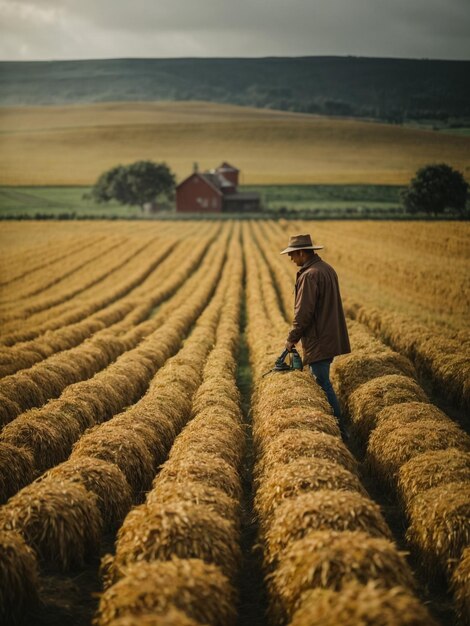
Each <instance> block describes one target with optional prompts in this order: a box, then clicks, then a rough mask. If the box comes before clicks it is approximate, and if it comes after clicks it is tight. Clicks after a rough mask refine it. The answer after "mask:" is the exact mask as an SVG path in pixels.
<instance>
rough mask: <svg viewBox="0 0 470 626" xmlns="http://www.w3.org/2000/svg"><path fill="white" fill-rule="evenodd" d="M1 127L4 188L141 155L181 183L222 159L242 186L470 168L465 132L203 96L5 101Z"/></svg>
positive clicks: (84, 173)
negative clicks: (73, 102)
mask: <svg viewBox="0 0 470 626" xmlns="http://www.w3.org/2000/svg"><path fill="white" fill-rule="evenodd" d="M0 133H1V140H0V142H1V144H0V148H1V149H0V184H2V185H82V184H83V185H88V184H92V183H93V182H94V181H95V180H96V178H97V177H98V175H99V174H100V173H101V172H102V171H104V170H106V169H107V168H109V167H111V166H113V165H116V164H117V163H129V162H132V161H135V160H138V159H152V160H156V161H161V160H163V161H166V162H167V163H168V164H169V165H170V167H171V168H172V169H173V170H174V171H175V172H176V174H177V177H178V179H179V180H181V179H183V178H184V177H185V176H187V175H188V174H189V173H190V172H191V171H192V167H193V164H194V162H198V163H199V166H200V167H201V169H206V168H212V167H215V166H217V165H218V164H219V163H220V162H221V161H224V160H226V161H229V162H231V163H233V164H235V165H237V167H239V168H240V169H241V170H242V183H245V184H276V183H279V184H304V183H324V184H336V183H343V184H347V183H350V184H354V183H364V184H407V183H408V182H409V180H410V178H411V176H412V175H413V174H414V172H415V171H416V169H417V168H418V167H420V166H422V165H424V164H426V163H430V162H442V161H445V162H447V163H450V164H451V165H453V166H454V167H457V168H458V169H460V170H461V171H463V172H464V174H466V175H467V176H468V175H469V172H470V157H469V154H470V139H469V138H466V137H459V136H455V135H446V134H440V133H436V132H432V131H424V130H413V129H408V128H402V127H398V126H393V125H386V124H377V123H372V122H361V121H355V120H348V119H344V120H340V119H333V118H325V117H318V116H310V115H303V114H298V113H288V112H279V111H270V110H262V109H255V108H249V107H237V106H232V105H221V104H213V103H204V102H188V103H182V102H169V103H163V102H158V103H114V104H109V103H107V104H95V105H83V106H66V107H53V106H51V107H15V108H8V107H5V108H2V109H0Z"/></svg>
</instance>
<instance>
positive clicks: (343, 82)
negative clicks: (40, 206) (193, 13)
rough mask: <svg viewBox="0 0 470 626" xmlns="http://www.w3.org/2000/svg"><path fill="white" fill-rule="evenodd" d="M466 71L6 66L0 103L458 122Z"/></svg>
mask: <svg viewBox="0 0 470 626" xmlns="http://www.w3.org/2000/svg"><path fill="white" fill-rule="evenodd" d="M469 76H470V62H469V61H437V60H427V59H423V60H408V59H380V58H377V59H373V58H361V57H297V58H283V57H279V58H260V59H111V60H100V61H50V62H0V105H3V106H5V105H10V106H14V105H38V104H57V105H62V104H74V103H92V102H111V101H113V102H115V101H158V100H173V101H174V100H205V101H213V102H220V103H231V104H239V105H244V106H247V105H248V106H255V107H262V108H271V109H280V110H289V111H297V112H304V113H318V114H325V115H339V116H357V117H369V118H376V119H381V120H386V121H392V122H403V121H410V120H441V121H446V122H447V123H449V122H450V123H452V122H455V125H457V126H458V125H459V123H460V124H464V123H465V120H466V121H467V123H468V121H469V120H470V81H469V80H468V77H469Z"/></svg>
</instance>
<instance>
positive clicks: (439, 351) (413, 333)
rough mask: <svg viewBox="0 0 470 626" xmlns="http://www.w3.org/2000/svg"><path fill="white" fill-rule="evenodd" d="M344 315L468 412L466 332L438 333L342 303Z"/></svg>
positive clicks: (469, 372)
mask: <svg viewBox="0 0 470 626" xmlns="http://www.w3.org/2000/svg"><path fill="white" fill-rule="evenodd" d="M345 308H346V312H347V314H348V315H349V316H350V317H352V318H353V319H357V320H358V321H359V322H361V323H363V324H366V325H367V326H368V327H369V328H370V329H371V330H372V331H373V332H374V334H375V335H376V336H378V337H380V339H382V341H385V342H386V343H387V344H389V345H390V346H392V348H393V349H395V350H397V351H398V352H400V353H402V354H405V355H406V356H407V357H408V358H409V359H411V360H412V361H413V363H414V364H415V366H416V368H417V370H418V372H419V373H420V374H422V375H424V376H426V377H429V378H430V379H431V381H432V383H433V385H434V388H435V389H436V391H437V392H438V393H439V394H441V395H442V396H444V397H445V398H447V399H448V401H449V402H450V403H451V404H453V405H454V406H457V407H459V406H460V407H461V408H462V409H464V410H467V411H468V410H470V359H469V357H468V351H469V348H470V333H469V331H468V330H462V331H459V332H454V333H452V332H450V331H447V332H445V333H444V332H442V331H441V330H438V329H436V328H431V327H429V326H426V325H424V324H421V323H419V322H416V321H415V320H413V319H410V318H409V317H406V316H405V315H399V314H397V313H391V312H389V311H385V310H383V309H381V308H372V307H366V306H362V305H360V304H359V303H358V302H356V301H354V300H349V299H348V300H347V301H346V302H345Z"/></svg>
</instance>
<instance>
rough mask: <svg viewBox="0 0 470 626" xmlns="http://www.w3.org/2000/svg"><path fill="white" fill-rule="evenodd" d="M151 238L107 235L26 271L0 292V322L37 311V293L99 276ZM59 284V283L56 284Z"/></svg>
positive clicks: (53, 291) (78, 284)
mask: <svg viewBox="0 0 470 626" xmlns="http://www.w3.org/2000/svg"><path fill="white" fill-rule="evenodd" d="M151 243H152V242H151V239H147V240H144V241H143V242H142V241H140V242H139V241H136V240H131V241H129V240H128V239H126V238H124V237H112V236H111V237H109V239H108V240H107V241H106V240H105V241H100V242H97V243H95V245H94V246H92V247H90V246H86V247H85V250H83V252H82V253H81V254H80V255H79V256H78V258H75V257H72V258H70V257H66V258H65V259H64V260H63V261H62V262H61V263H60V265H59V266H58V267H56V268H53V269H52V268H47V270H44V271H43V272H38V273H35V274H30V275H29V277H28V278H26V277H25V278H23V279H22V280H18V281H15V282H14V283H12V284H11V285H9V286H6V287H3V288H2V289H1V291H0V311H1V316H2V321H7V320H8V319H14V318H15V317H21V312H22V311H26V310H28V308H29V307H30V308H31V309H32V311H31V313H32V312H35V310H36V309H37V310H40V304H41V298H40V297H38V296H41V295H42V294H43V293H44V292H48V294H47V295H48V299H51V300H52V298H53V296H54V295H60V292H63V291H64V287H65V284H64V282H66V285H67V287H68V288H74V287H75V288H80V287H83V285H86V281H90V280H92V279H93V278H94V276H95V275H96V276H99V275H100V272H101V271H102V270H104V271H106V268H107V266H109V265H111V266H112V264H113V263H116V260H118V259H120V258H122V257H123V256H125V255H126V254H129V253H130V254H131V255H133V254H136V253H138V252H139V251H140V250H141V249H142V248H143V247H147V246H149V245H150V244H151ZM60 283H62V284H60Z"/></svg>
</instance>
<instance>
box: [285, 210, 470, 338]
mask: <svg viewBox="0 0 470 626" xmlns="http://www.w3.org/2000/svg"><path fill="white" fill-rule="evenodd" d="M294 228H295V226H294ZM297 228H298V229H299V230H297V232H309V230H308V229H309V228H312V222H310V223H301V224H299V225H298V226H297ZM304 229H305V230H304ZM413 231H414V232H413ZM290 232H295V231H290ZM468 232H469V231H468V228H467V225H466V224H464V225H459V226H458V225H457V224H456V223H454V224H452V223H450V222H443V223H441V224H437V223H435V224H425V225H423V226H420V227H417V225H416V223H414V224H413V223H412V222H410V223H409V224H403V223H398V222H382V223H379V222H378V221H376V222H368V223H364V222H360V221H358V222H356V223H352V222H349V223H348V222H342V223H341V222H328V221H323V222H322V221H320V222H318V221H316V222H315V223H314V235H315V237H317V238H318V241H320V242H321V243H323V244H325V245H326V246H327V249H326V250H325V251H324V254H325V256H326V260H327V261H328V262H330V263H331V264H332V265H333V267H335V269H336V270H337V271H338V272H339V274H340V276H341V277H342V283H343V285H344V286H347V288H348V290H349V291H350V292H352V293H353V294H354V298H355V299H356V300H359V301H360V302H361V303H364V304H365V303H367V304H368V305H369V303H370V305H371V306H377V305H378V306H380V307H384V308H386V309H389V310H392V309H393V310H394V311H398V310H401V311H413V313H414V315H415V316H416V317H421V318H422V319H427V320H432V322H431V323H434V321H437V322H438V323H439V325H440V326H442V327H445V326H448V327H451V328H452V327H453V328H464V327H467V328H468V304H469V300H468V259H469V254H468V250H469V247H470V246H469V237H468ZM322 254H323V252H322ZM450 259H451V263H452V276H451V279H450V280H449V276H448V274H446V272H443V271H442V266H443V264H445V263H447V262H449V260H450ZM400 332H401V329H400ZM443 332H445V330H444V328H443ZM467 332H468V331H467Z"/></svg>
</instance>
